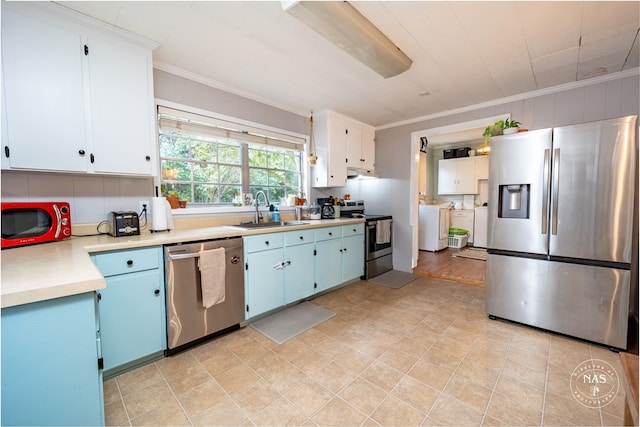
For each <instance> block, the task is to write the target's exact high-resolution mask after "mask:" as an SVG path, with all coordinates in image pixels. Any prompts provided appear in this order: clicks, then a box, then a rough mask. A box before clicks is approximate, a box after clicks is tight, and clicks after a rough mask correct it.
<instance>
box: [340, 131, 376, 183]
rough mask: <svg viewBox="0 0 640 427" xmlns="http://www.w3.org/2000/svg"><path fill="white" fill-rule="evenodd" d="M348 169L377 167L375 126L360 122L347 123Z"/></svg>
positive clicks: (371, 168) (370, 169)
mask: <svg viewBox="0 0 640 427" xmlns="http://www.w3.org/2000/svg"><path fill="white" fill-rule="evenodd" d="M347 126H348V127H347V129H346V133H347V169H366V170H369V171H373V169H374V167H375V164H374V163H375V141H374V136H375V131H374V129H373V127H371V126H367V125H363V124H359V123H348V124H347Z"/></svg>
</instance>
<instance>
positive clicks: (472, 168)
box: [438, 156, 489, 194]
mask: <svg viewBox="0 0 640 427" xmlns="http://www.w3.org/2000/svg"><path fill="white" fill-rule="evenodd" d="M480 179H489V158H488V157H487V156H478V157H460V158H457V159H442V160H439V161H438V194H478V180H480Z"/></svg>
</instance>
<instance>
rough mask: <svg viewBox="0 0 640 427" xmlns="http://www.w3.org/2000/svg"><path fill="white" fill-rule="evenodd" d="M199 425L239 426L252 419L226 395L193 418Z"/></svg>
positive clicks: (194, 422) (195, 423)
mask: <svg viewBox="0 0 640 427" xmlns="http://www.w3.org/2000/svg"><path fill="white" fill-rule="evenodd" d="M192 421H193V424H194V425H197V426H239V425H244V424H246V423H247V422H250V419H249V418H248V417H247V416H246V415H245V413H244V412H242V410H241V409H240V408H239V407H238V405H236V404H235V402H234V401H233V400H232V399H231V398H230V397H225V398H224V399H223V400H221V401H219V402H218V403H216V404H215V405H213V406H211V407H210V408H209V409H207V410H206V411H204V412H202V413H201V414H199V415H198V416H196V417H193V418H192Z"/></svg>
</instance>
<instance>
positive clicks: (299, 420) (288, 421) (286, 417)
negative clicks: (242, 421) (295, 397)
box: [251, 397, 309, 426]
mask: <svg viewBox="0 0 640 427" xmlns="http://www.w3.org/2000/svg"><path fill="white" fill-rule="evenodd" d="M251 419H252V421H253V422H254V423H255V424H256V425H258V426H301V425H304V424H305V423H307V422H308V421H309V418H308V417H307V416H306V415H305V414H304V413H303V412H302V411H301V410H299V409H298V408H296V407H295V405H293V404H292V403H291V402H289V401H288V400H287V399H285V398H284V397H281V398H279V399H278V400H276V401H275V402H273V403H272V404H271V405H269V406H267V407H266V408H265V409H264V410H262V411H260V412H259V413H258V414H256V415H255V416H253V417H251Z"/></svg>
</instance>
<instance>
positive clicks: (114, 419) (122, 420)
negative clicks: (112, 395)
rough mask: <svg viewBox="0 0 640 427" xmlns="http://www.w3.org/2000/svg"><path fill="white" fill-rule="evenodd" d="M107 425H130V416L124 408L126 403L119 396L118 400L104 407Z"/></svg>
mask: <svg viewBox="0 0 640 427" xmlns="http://www.w3.org/2000/svg"><path fill="white" fill-rule="evenodd" d="M104 415H105V424H106V425H108V426H125V425H129V416H128V415H127V410H126V409H125V408H124V403H123V402H122V400H121V399H120V397H119V396H118V399H117V400H112V401H111V402H109V403H105V405H104Z"/></svg>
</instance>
